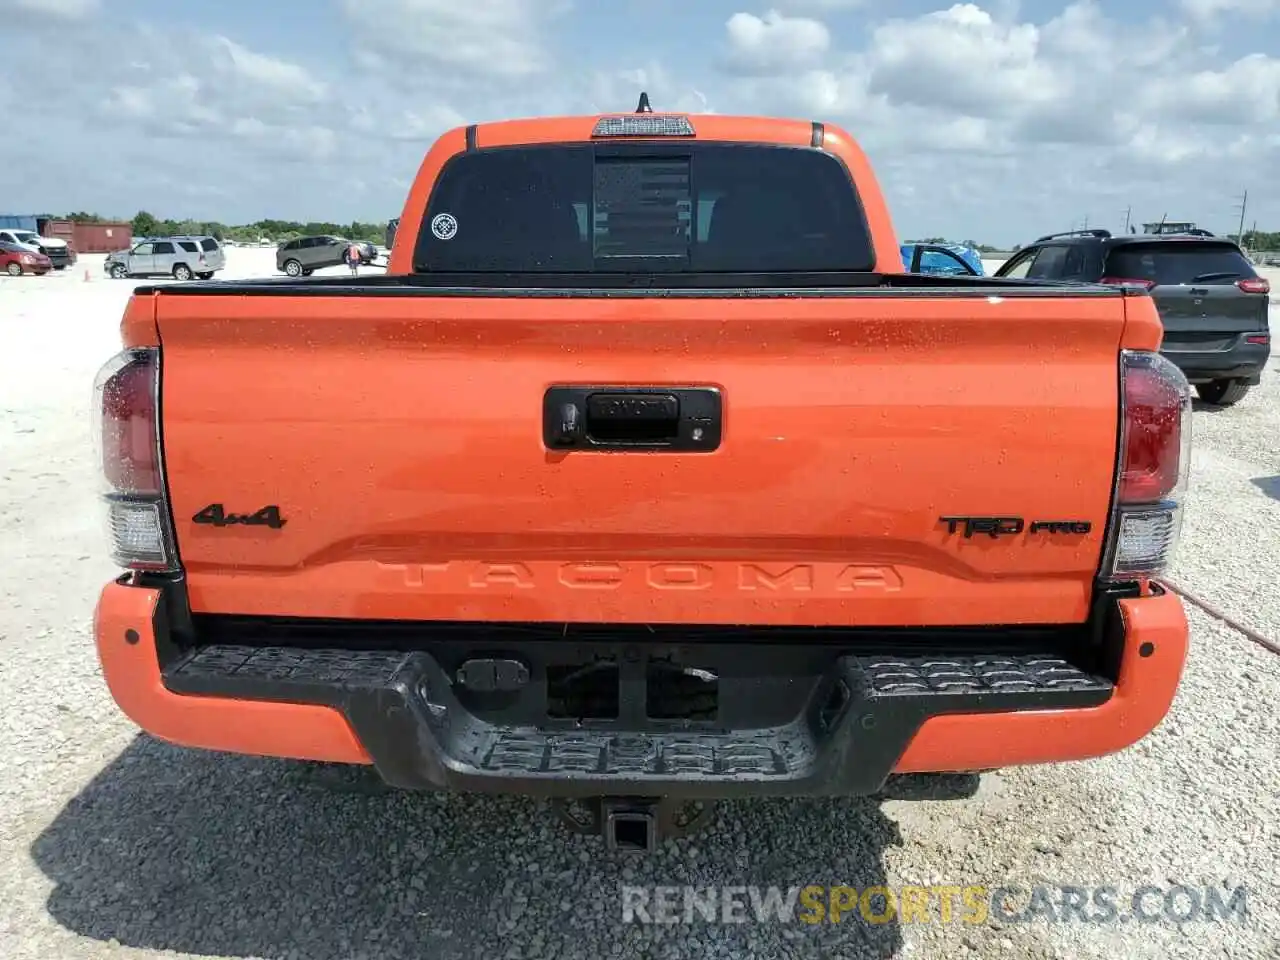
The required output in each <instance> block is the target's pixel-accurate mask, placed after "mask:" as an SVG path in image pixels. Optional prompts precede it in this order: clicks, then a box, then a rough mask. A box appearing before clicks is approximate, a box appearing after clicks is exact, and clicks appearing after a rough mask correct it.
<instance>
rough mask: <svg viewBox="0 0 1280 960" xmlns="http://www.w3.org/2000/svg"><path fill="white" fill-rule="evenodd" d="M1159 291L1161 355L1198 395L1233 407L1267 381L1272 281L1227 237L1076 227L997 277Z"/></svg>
mask: <svg viewBox="0 0 1280 960" xmlns="http://www.w3.org/2000/svg"><path fill="white" fill-rule="evenodd" d="M995 275H996V276H997V277H1015V278H1016V277H1027V278H1030V279H1033V280H1059V281H1070V282H1077V283H1108V284H1120V285H1135V286H1140V287H1143V288H1145V289H1147V290H1150V291H1151V297H1152V299H1153V300H1154V301H1155V303H1156V308H1157V309H1158V310H1159V311H1160V319H1161V321H1162V322H1163V323H1164V343H1163V344H1162V345H1161V348H1160V351H1161V353H1163V354H1164V355H1165V356H1166V357H1168V358H1169V360H1171V361H1173V363H1175V364H1177V365H1178V367H1180V368H1181V370H1182V372H1183V373H1184V374H1185V375H1186V377H1187V379H1188V380H1190V381H1191V382H1192V383H1193V384H1195V387H1196V392H1197V393H1198V394H1199V395H1200V398H1201V399H1202V400H1204V401H1206V402H1208V403H1212V404H1217V405H1220V406H1230V405H1231V404H1234V403H1238V402H1239V401H1240V400H1241V399H1243V398H1244V396H1245V394H1246V393H1248V392H1249V388H1250V387H1251V386H1255V385H1256V384H1258V383H1259V382H1260V379H1261V376H1262V371H1263V368H1265V367H1266V365H1267V360H1268V358H1269V357H1270V355H1271V330H1270V328H1269V326H1268V325H1267V309H1268V303H1269V300H1270V293H1271V284H1270V282H1269V281H1268V280H1266V279H1265V278H1263V277H1260V276H1258V273H1257V271H1256V270H1254V269H1253V265H1252V264H1251V263H1250V262H1249V259H1248V258H1247V257H1246V256H1245V255H1244V252H1243V251H1242V250H1241V249H1240V247H1239V246H1238V245H1237V244H1236V243H1235V242H1233V241H1231V240H1229V239H1227V238H1226V237H1215V236H1213V235H1212V234H1211V233H1208V232H1207V231H1204V230H1197V231H1194V232H1188V233H1184V234H1159V235H1156V234H1125V235H1120V236H1112V235H1111V233H1110V231H1107V230H1075V231H1071V232H1069V233H1055V234H1050V235H1048V236H1044V237H1041V238H1040V239H1038V240H1036V241H1035V242H1034V243H1031V244H1028V245H1027V246H1026V247H1023V248H1022V249H1021V250H1019V251H1018V252H1017V253H1016V254H1014V255H1013V257H1011V258H1010V259H1009V260H1008V261H1007V262H1005V263H1004V264H1003V265H1002V266H1001V267H1000V269H999V270H997V271H996V273H995Z"/></svg>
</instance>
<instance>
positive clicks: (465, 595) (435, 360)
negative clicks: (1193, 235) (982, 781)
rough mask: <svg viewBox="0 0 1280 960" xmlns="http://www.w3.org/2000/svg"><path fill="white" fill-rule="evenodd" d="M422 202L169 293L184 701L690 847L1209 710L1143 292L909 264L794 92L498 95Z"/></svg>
mask: <svg viewBox="0 0 1280 960" xmlns="http://www.w3.org/2000/svg"><path fill="white" fill-rule="evenodd" d="M400 238H401V242H399V243H397V245H396V248H395V251H394V253H393V254H392V257H391V261H390V267H389V270H388V272H387V274H386V275H385V276H381V275H377V276H367V277H359V278H350V277H345V276H344V277H338V278H311V279H307V280H296V279H264V280H260V281H258V280H254V281H234V282H219V283H200V284H196V285H186V284H176V285H169V286H156V287H140V288H138V290H137V291H136V293H135V294H134V296H133V298H132V300H131V302H130V303H129V306H128V309H127V311H126V314H125V317H124V320H123V324H122V333H123V341H124V347H125V349H124V351H123V352H121V353H120V354H119V355H118V356H116V357H115V358H114V359H112V360H110V361H109V362H108V363H107V364H106V365H105V366H104V368H103V369H102V371H101V372H100V374H99V376H98V378H97V382H96V388H97V396H98V402H99V406H100V410H99V414H100V421H101V422H100V427H99V440H98V444H99V448H100V455H101V462H102V470H103V474H104V479H105V483H106V487H107V489H106V491H105V494H104V498H105V503H106V509H107V510H108V511H109V519H110V524H109V531H110V538H111V548H112V553H113V557H114V559H115V561H116V562H118V564H119V565H120V566H121V567H122V568H123V571H124V572H122V575H121V576H120V577H119V578H118V579H116V580H114V581H112V582H111V583H109V584H107V585H106V587H105V589H104V590H103V592H102V595H101V598H100V600H99V602H98V606H97V612H96V627H95V628H96V642H97V648H98V653H99V656H100V659H101V665H102V669H103V673H104V675H105V679H106V683H107V684H108V686H109V688H110V690H111V693H112V695H113V696H114V698H115V700H116V702H117V703H118V705H119V707H120V708H121V709H122V710H123V711H124V713H125V714H127V715H128V716H129V717H130V718H132V719H133V721H135V722H136V723H137V724H138V725H139V726H141V727H142V728H143V729H145V730H147V731H150V732H151V733H152V734H154V735H156V736H158V737H161V738H164V739H166V740H168V741H172V742H174V743H177V744H183V745H187V746H191V747H200V748H207V749H212V750H220V751H230V752H234V753H242V754H255V755H263V756H276V757H290V758H298V759H306V760H311V761H324V762H332V763H341V764H365V765H372V767H373V769H374V770H375V771H376V773H377V774H378V775H379V776H380V777H381V778H382V779H383V780H385V781H386V782H387V783H388V784H390V785H392V786H393V787H402V788H411V789H447V790H458V791H504V792H520V793H527V794H536V795H542V796H546V797H551V798H556V799H557V800H558V802H559V803H561V804H565V805H567V804H568V803H569V801H570V800H575V801H577V800H582V801H589V803H588V805H587V807H586V809H588V810H589V815H587V816H585V817H581V818H580V819H579V822H580V823H582V824H583V825H584V829H592V830H596V829H598V830H600V831H601V832H603V834H604V835H605V837H606V838H607V840H608V842H609V843H610V844H611V845H613V846H614V847H617V848H638V849H650V848H651V847H652V845H653V844H654V843H655V842H657V840H658V838H659V836H660V834H661V832H662V831H663V830H665V829H679V824H678V819H679V818H678V817H675V816H668V812H669V809H670V805H672V804H682V803H683V804H689V803H690V802H692V801H697V802H699V803H701V802H703V801H705V802H706V803H708V804H710V803H712V802H714V801H715V800H716V799H719V798H733V797H747V796H757V795H802V794H803V795H819V794H825V795H832V794H840V795H851V794H873V793H877V792H879V791H881V790H882V789H883V788H884V785H885V783H886V781H887V780H888V778H889V777H890V776H891V775H892V774H901V773H928V772H954V771H982V770H987V769H991V768H998V767H1003V766H1008V765H1014V764H1035V763H1046V762H1051V761H1064V760H1075V759H1080V758H1086V757H1093V756H1097V755H1101V754H1106V753H1109V752H1112V751H1116V750H1120V749H1122V748H1124V747H1127V746H1128V745H1130V744H1132V743H1134V742H1135V741H1136V740H1138V739H1140V738H1141V737H1143V736H1145V735H1146V734H1147V733H1148V732H1149V731H1151V730H1152V729H1153V728H1154V727H1156V725H1157V724H1158V723H1159V722H1160V721H1161V719H1162V717H1163V716H1164V715H1165V713H1166V712H1167V710H1168V709H1169V706H1170V703H1171V701H1172V699H1173V697H1174V694H1175V690H1176V687H1177V685H1178V682H1179V679H1180V676H1181V672H1182V668H1183V662H1184V658H1185V653H1186V647H1187V622H1186V619H1185V617H1184V612H1183V608H1182V606H1181V602H1180V600H1179V598H1178V597H1177V596H1176V595H1174V594H1172V593H1171V592H1168V591H1166V590H1165V589H1163V588H1162V587H1161V585H1160V582H1159V578H1158V575H1159V574H1160V572H1161V571H1162V570H1163V569H1164V568H1165V566H1166V565H1167V564H1168V562H1169V559H1170V555H1171V553H1172V552H1173V551H1174V549H1175V544H1176V541H1177V538H1178V534H1179V529H1180V523H1181V509H1182V504H1183V499H1184V490H1185V486H1186V476H1187V466H1188V450H1189V447H1188V445H1189V442H1190V426H1191V421H1190V409H1191V408H1190V391H1189V389H1188V386H1187V383H1186V381H1185V379H1184V378H1183V377H1182V375H1181V374H1180V373H1179V372H1178V370H1177V369H1176V368H1174V367H1173V366H1172V365H1171V364H1170V363H1168V362H1167V361H1166V360H1164V359H1162V358H1161V356H1160V354H1159V352H1158V348H1159V346H1160V340H1161V326H1160V321H1159V319H1158V317H1157V314H1156V310H1155V308H1154V306H1153V304H1152V301H1151V298H1150V297H1149V296H1148V295H1147V294H1146V293H1145V292H1144V291H1142V290H1139V289H1136V288H1123V287H1112V286H1101V285H1099V286H1087V285H1052V284H1046V283H1042V282H1035V281H1025V280H1008V279H994V278H983V277H956V276H926V275H916V274H909V273H905V272H904V271H903V268H902V262H901V259H900V256H899V247H898V240H897V238H896V236H895V233H894V229H893V227H892V225H891V222H890V219H889V215H888V212H887V210H886V206H885V201H884V199H883V198H882V196H881V193H880V190H879V188H878V186H877V183H876V179H875V176H874V175H873V173H872V170H871V168H870V166H869V165H868V162H867V159H866V157H865V156H864V154H863V153H862V152H861V150H860V149H859V148H858V146H857V145H856V143H855V142H854V140H853V139H852V138H851V137H850V136H849V135H848V134H847V133H846V132H844V131H843V130H840V129H838V128H836V127H834V126H829V125H824V124H821V123H811V122H808V121H796V120H786V119H768V118H743V117H728V116H683V115H672V114H664V113H653V112H637V113H634V114H620V115H605V116H584V117H566V118H549V119H548V118H544V119H531V120H518V121H508V122H498V123H486V124H480V125H474V126H469V127H466V128H465V129H464V128H460V129H457V130H454V131H452V132H449V133H447V134H445V135H443V136H442V137H441V138H440V139H439V141H438V142H436V143H435V145H434V146H433V147H432V148H431V150H430V151H429V153H428V154H427V156H426V158H425V160H424V161H423V163H422V166H421V169H420V171H419V173H418V176H417V181H416V183H415V184H414V186H413V188H412V190H411V192H410V194H409V197H408V199H407V201H406V203H405V206H404V209H403V214H402V218H401V224H400Z"/></svg>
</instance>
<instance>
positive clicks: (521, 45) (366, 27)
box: [341, 0, 564, 85]
mask: <svg viewBox="0 0 1280 960" xmlns="http://www.w3.org/2000/svg"><path fill="white" fill-rule="evenodd" d="M341 8H342V11H343V14H344V16H345V17H346V20H347V23H348V25H349V29H350V30H351V31H352V34H353V36H354V37H355V40H356V44H357V51H358V53H359V55H360V58H361V60H362V62H363V63H364V64H365V65H366V66H369V67H372V68H375V69H380V68H386V69H389V70H392V71H395V72H396V74H397V76H398V78H399V79H400V80H401V82H404V83H409V84H413V85H418V84H420V83H421V82H424V81H426V82H437V81H438V82H440V83H441V84H442V85H448V84H449V81H450V80H453V81H462V82H469V81H471V80H473V79H474V78H476V77H500V78H521V77H531V76H534V75H537V74H541V73H543V72H544V71H546V70H548V69H549V68H550V67H551V60H550V58H549V57H548V55H547V53H546V49H545V46H544V40H543V30H544V24H545V23H546V21H547V20H548V19H551V18H553V17H555V16H556V15H558V14H560V13H562V12H564V7H563V6H562V5H560V4H552V3H547V2H538V0H385V2H383V3H381V4H379V5H378V6H377V8H376V10H371V9H370V7H369V4H368V3H367V2H365V0H342V5H341Z"/></svg>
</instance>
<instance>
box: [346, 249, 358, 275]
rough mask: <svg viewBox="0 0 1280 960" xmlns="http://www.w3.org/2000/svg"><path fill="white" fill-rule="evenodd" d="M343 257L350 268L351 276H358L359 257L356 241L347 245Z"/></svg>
mask: <svg viewBox="0 0 1280 960" xmlns="http://www.w3.org/2000/svg"><path fill="white" fill-rule="evenodd" d="M344 259H345V260H346V261H347V266H349V267H350V268H351V275H352V276H353V277H355V276H359V275H360V259H361V258H360V245H359V244H358V243H353V244H351V245H350V246H348V247H347V253H346V256H345V258H344Z"/></svg>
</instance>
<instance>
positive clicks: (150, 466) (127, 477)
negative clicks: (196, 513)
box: [94, 349, 180, 573]
mask: <svg viewBox="0 0 1280 960" xmlns="http://www.w3.org/2000/svg"><path fill="white" fill-rule="evenodd" d="M159 388H160V351H159V350H157V349H146V350H125V351H123V352H122V353H119V354H117V355H116V356H114V357H112V358H111V359H110V360H109V361H108V362H107V363H106V364H104V365H103V367H102V369H101V370H99V371H98V376H97V378H96V379H95V380H94V405H95V407H96V408H97V417H96V418H95V425H96V426H95V429H94V439H95V441H96V444H97V448H98V461H99V463H101V464H102V482H103V485H104V487H105V489H104V490H103V491H102V492H103V500H104V505H105V507H106V520H107V536H108V542H109V544H110V548H111V557H112V559H113V560H115V561H116V563H118V564H119V565H120V566H122V567H125V568H127V569H130V570H139V571H144V570H145V571H157V572H167V573H172V572H175V571H177V570H179V569H180V567H179V566H178V560H177V549H176V547H175V546H174V537H173V525H172V521H171V519H170V517H169V503H168V497H167V495H166V492H165V479H164V459H163V456H162V454H161V450H160V424H159V402H160V401H159Z"/></svg>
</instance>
